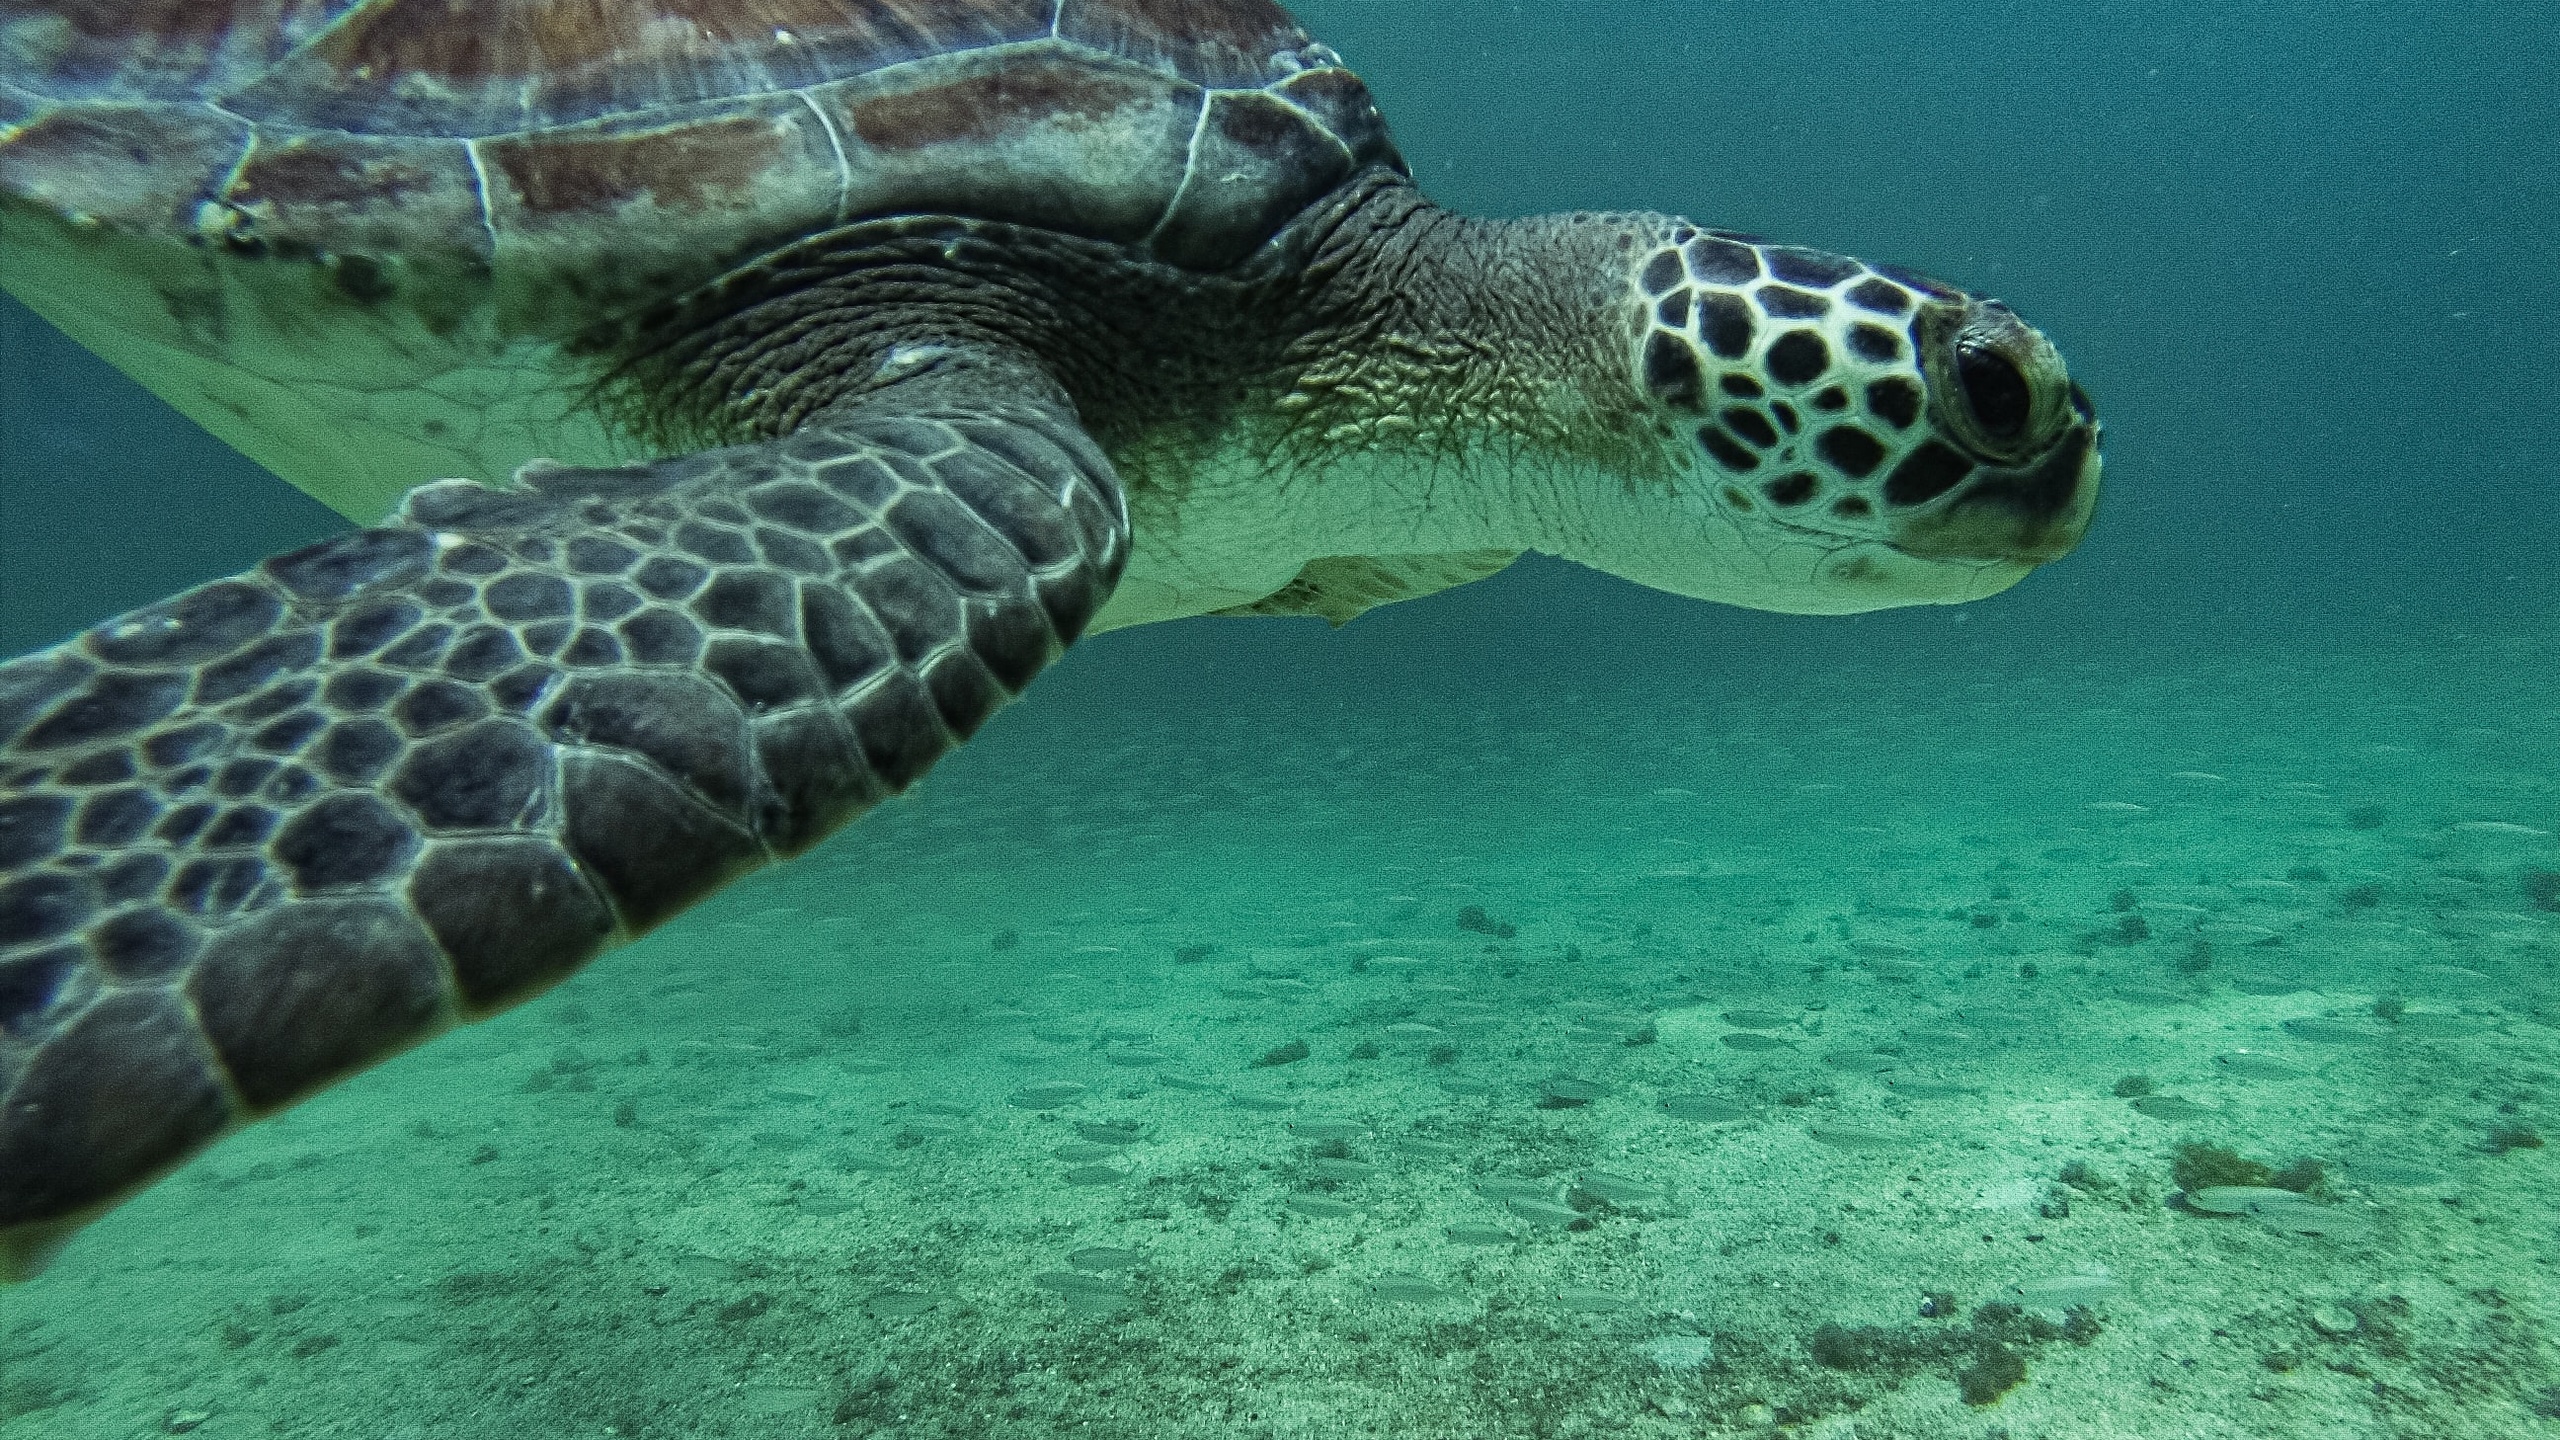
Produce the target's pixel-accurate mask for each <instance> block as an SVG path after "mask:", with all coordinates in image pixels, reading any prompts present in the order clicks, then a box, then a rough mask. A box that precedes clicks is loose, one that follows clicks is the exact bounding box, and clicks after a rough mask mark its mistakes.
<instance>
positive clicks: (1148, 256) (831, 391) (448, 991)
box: [0, 0, 2099, 1273]
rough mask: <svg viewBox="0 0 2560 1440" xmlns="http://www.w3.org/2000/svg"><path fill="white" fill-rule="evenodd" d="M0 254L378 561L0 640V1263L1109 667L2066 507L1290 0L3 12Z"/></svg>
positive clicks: (323, 557)
mask: <svg viewBox="0 0 2560 1440" xmlns="http://www.w3.org/2000/svg"><path fill="white" fill-rule="evenodd" d="M0 246H4V247H5V254H4V255H0V260H5V263H0V277H5V279H6V281H7V284H8V285H9V287H10V289H11V291H12V292H13V293H15V294H17V295H19V296H20V297H21V298H23V299H24V300H26V301H27V302H28V303H29V304H30V305H32V306H33V307H34V308H36V309H37V310H38V311H39V312H41V313H43V314H44V315H46V316H47V317H48V318H49V319H51V320H52V321H53V322H54V323H56V324H57V325H59V326H61V327H62V328H63V329H64V330H66V331H68V332H69V333H70V334H72V335H73V336H75V337H76V338H78V339H80V340H81V341H83V342H84V343H86V344H88V345H89V346H91V347H92V348H94V349H96V350H97V351H99V353H101V354H103V355H105V356H106V357H108V358H109V359H111V360H113V361H115V362H116V363H117V364H118V365H120V366H121V367H123V368H124V369H125V370H127V371H128V372H130V373H132V374H133V375H135V376H136V377H137V378H140V379H141V380H143V381H144V382H145V383H147V384H149V385H151V386H152V387H153V388H154V389H156V390H158V391H159V392H160V393H162V394H163V395H165V396H166V397H168V398H169V399H170V400H171V401H173V402H174V403H176V404H177V405H178V406H179V407H180V408H181V409H184V410H186V411H187V413H189V414H190V415H193V416H194V417H195V418H197V419H198V420H200V421H202V422H203V423H204V424H206V425H207V426H208V427H209V428H211V429H212V430H213V431H214V432H215V433H216V434H218V435H221V436H222V437H223V438H225V439H227V440H229V441H230V442H231V443H233V444H234V445H236V446H238V447H239V448H241V449H242V450H244V451H246V452H248V453H249V454H250V455H252V456H253V457H255V458H257V459H259V460H260V461H262V462H264V463H266V464H267V465H269V466H270V467H271V468H273V469H275V470H276V471H277V472H278V473H279V474H281V475H283V476H285V477H286V478H287V479H289V480H291V481H293V482H294V483H295V484H297V485H300V486H301V487H303V488H304V489H306V490H308V491H310V492H311V493H312V494H314V495H317V496H319V497H321V498H322V499H324V500H326V501H328V502H329V503H331V504H332V505H334V506H336V507H337V508H338V509H339V510H341V511H342V512H344V513H346V514H347V515H349V516H350V517H351V518H353V519H355V520H357V521H359V522H375V521H379V522H380V523H378V524H373V525H372V526H371V528H367V529H363V530H359V531H356V532H354V533H352V534H349V535H345V536H342V537H340V538H338V539H335V540H331V541H328V542H325V543H323V544H320V545H317V546H313V547H310V548H309V549H306V550H303V551H300V552H297V553H294V554H291V555H285V556H280V557H278V558H276V559H274V560H271V561H269V562H267V563H266V564H264V565H262V566H260V567H258V568H257V569H256V570H254V571H251V572H249V573H248V574H245V575H241V576H237V577H234V578H232V579H228V580H221V581H216V582H214V583H212V584H209V585H205V586H202V587H200V588H198V589H196V590H193V591H190V592H188V593H186V594H184V595H181V596H178V597H176V598H175V599H172V600H170V601H167V602H165V603H163V604H161V605H157V606H153V607H151V608H149V609H146V610H142V611H138V612H136V613H134V614H131V615H127V616H125V617H123V618H121V619H118V620H114V621H110V622H108V623H107V624H105V625H102V626H100V627H99V628H97V629H95V630H92V631H90V632H88V633H87V634H85V635H82V636H79V637H77V638H75V639H73V640H70V641H68V642H65V643H64V644H62V645H60V646H57V647H55V648H54V649H52V650H49V651H45V652H42V653H39V654H36V655H32V656H28V657H26V658H24V659H21V660H17V661H14V662H11V663H9V664H8V665H6V666H0V1270H5V1271H8V1272H11V1273H25V1272H26V1271H29V1270H31V1269H32V1268H33V1267H34V1266H35V1265H37V1264H38V1263H40V1262H41V1260H42V1259H43V1257H44V1256H45V1255H46V1254H47V1253H49V1251H50V1249H51V1248H52V1247H53V1246H55V1245H57V1244H59V1243H61V1242H62V1241H64V1240H65V1239H67V1238H68V1237H69V1235H70V1234H71V1233H72V1232H73V1231H74V1230H75V1229H76V1228H77V1227H78V1226H79V1225H80V1224H81V1223H83V1222H84V1221H85V1220H87V1219H89V1218H91V1217H93V1216H95V1215H96V1214H98V1213H99V1212H101V1211H102V1210H103V1209H105V1208H106V1207H108V1206H110V1205H112V1204H113V1203H114V1202H115V1201H116V1200H117V1199H119V1198H121V1197H122V1196H124V1195H126V1194H129V1193H131V1192H132V1191H133V1190H134V1189H136V1188H138V1187H140V1186H142V1185H144V1184H147V1183H148V1182H149V1181H150V1180H151V1179H152V1178H153V1177H155V1176H157V1175H159V1174H161V1173H163V1172H165V1171H166V1170H168V1169H169V1168H171V1167H172V1166H174V1165H176V1164H177V1163H179V1162H180V1161H181V1160H183V1159H185V1158H186V1157H187V1156H188V1155H190V1154H192V1153H193V1152H195V1151H196V1150H197V1149H199V1148H201V1147H202V1146H203V1145H205V1144H206V1143H208V1142H209V1141H211V1140H212V1139H213V1138H214V1137H216V1136H218V1135H219V1134H221V1133H222V1132H223V1131H225V1130H226V1129H228V1128H230V1127H232V1126H234V1125H236V1124H239V1123H242V1122H244V1121H246V1120H248V1119H251V1118H254V1117H256V1116H259V1115H263V1114H268V1113H272V1112H273V1111H275V1110H277V1109H279V1108H281V1107H283V1106H286V1105H289V1104H291V1103H293V1102H294V1101H295V1100H296V1099H298V1098H300V1097H301V1096H304V1095H307V1094H309V1093H310V1092H311V1091H312V1090H314V1089H316V1088H318V1087H320V1086H322V1085H325V1084H327V1083H329V1082H330V1081H331V1080H333V1079H336V1078H338V1077H341V1076H343V1075H345V1074H347V1073H349V1072H351V1071H353V1070H355V1069H358V1068H361V1067H363V1066H366V1065H369V1064H372V1063H374V1062H376V1061H378V1060H380V1059H381V1058H383V1057H384V1056H386V1055H388V1054H390V1053H392V1052H394V1051H396V1050H398V1049H400V1048H401V1047H403V1046H406V1045H409V1044H412V1043H415V1042H416V1041H418V1040H420V1039H423V1038H425V1037H426V1036H428V1035H431V1034H433V1033H434V1032H436V1031H437V1030H439V1029H441V1028H443V1027H445V1026H447V1025H449V1024H452V1023H454V1022H456V1021H458V1020H464V1019H470V1018H476V1017H478V1016H481V1015H485V1014H488V1013H490V1012H491V1011H494V1010H496V1009H499V1008H502V1007H504V1006H507V1005H510V1004H513V1003H516V1002H518V1001H521V1000H523V999H525V998H526V997H528V996H530V995H532V994H534V993H537V992H538V991H540V990H541V989H543V988H544V987H545V986H548V985H550V984H552V983H555V982H556V981H558V980H559V979H560V978H561V977H562V976H564V975H566V974H568V973H570V972H571V971H572V970H574V969H575V968H577V967H578V966H579V965H581V964H583V963H585V962H586V961H587V960H588V959H590V958H592V957H593V956H594V955H595V954H596V953H598V952H599V951H600V950H602V949H604V948H605V947H607V946H609V945H612V944H615V943H619V942H621V941H624V940H627V939H629V938H631V937H632V936H634V935H637V934H639V933H641V932H643V931H645V930H647V929H649V928H650V927H651V926H654V925H656V924H658V923H659V922H660V921H663V920H665V919H666V918H668V917H669V916H671V915H673V914H675V913H676V912H678V911H679V910H681V909H683V908H684V907H685V906H686V905H688V904H690V903H692V902H693V901H695V900H697V899H699V898H701V897H702V896H703V895H705V894H707V893H709V892H710V891H712V890H713V889H716V888H717V887H718V886H720V885H722V884H724V883H726V882H727V881H728V880H730V879H732V878H734V877H736V876H737V875H739V874H741V873H743V872H744V871H746V870H748V869H751V868H753V867H755V866H757V865H760V864H763V863H766V862H768V861H771V860H774V859H778V858H782V857H786V856H789V855H792V854H795V853H797V852H798V851H800V850H802V849H805V848H806V847H808V846H809V845H811V844H814V843H815V842H816V841H817V840H818V839H819V838H820V837H822V836H824V835H825V834H826V833H828V832H829V831H830V830H832V829H834V828H835V827H837V826H838V825H841V824H843V823H844V822H845V821H847V820H849V819H851V818H852V817H853V816H855V815H857V814H859V813H861V812H862V811H863V810H865V809H867V808H868V807H869V806H871V805H873V804H875V803H877V802H878V801H879V800H880V799H882V798H883V797H885V796H887V795H890V794H893V793H896V792H897V791H899V790H901V789H903V788H904V787H905V786H907V785H908V784H910V783H911V782H913V781H914V780H915V778H916V777H917V776H919V775H920V774H922V773H923V772H924V770H925V769H926V768H927V767H928V766H930V765H931V764H932V763H933V761H934V760H935V759H936V758H938V757H939V756H940V755H942V754H943V753H944V752H945V751H947V750H948V749H949V748H950V747H951V746H952V745H954V744H956V743H958V742H959V741H960V740H962V739H964V738H966V737H967V736H968V735H969V734H970V733H971V732H973V731H974V730H975V729H976V728H977V727H978V725H979V724H981V723H982V722H983V721H984V720H985V719H986V718H987V717H988V716H989V715H990V714H992V713H993V712H994V711H995V709H996V708H997V707H998V706H1000V705H1002V704H1003V703H1004V702H1005V701H1006V700H1008V699H1010V698H1011V697H1012V696H1014V695H1015V694H1017V693H1019V692H1020V691H1021V690H1022V689H1023V687H1024V686H1025V685H1027V684H1028V683H1029V682H1030V680H1031V678H1032V677H1033V675H1035V674H1036V673H1037V672H1038V671H1039V670H1040V668H1041V667H1042V666H1043V665H1045V664H1047V663H1048V662H1049V661H1050V660H1052V659H1053V658H1055V656H1056V655H1057V654H1058V653H1059V651H1060V650H1061V649H1062V648H1063V647H1064V646H1065V645H1067V644H1069V643H1071V642H1072V641H1073V640H1074V639H1075V638H1076V637H1077V636H1078V635H1080V634H1082V633H1084V632H1085V631H1086V630H1088V629H1092V628H1101V627H1110V626H1117V625H1128V624H1136V623H1141V622H1144V621H1149V620H1157V619H1165V618H1169V617H1173V616H1181V615H1197V614H1207V613H1233V614H1308V613H1312V614H1321V615H1324V616H1327V617H1328V618H1330V619H1332V620H1334V621H1336V622H1337V623H1339V622H1341V621H1343V620H1347V619H1349V618H1350V617H1352V616H1354V615H1357V614H1358V613H1360V612H1361V611H1362V610H1364V609H1367V608H1369V607H1371V606H1374V605H1377V604H1381V603H1385V602H1388V601H1392V600H1396V599H1402V598H1406V597H1409V596H1413V595H1418V594H1425V593H1429V592H1431V591H1433V590H1437V589H1442V588H1445V587H1447V586H1449V585H1454V584H1458V583H1462V582H1463V581H1466V580H1469V579H1474V578H1477V577H1479V576H1482V575H1486V574H1490V573H1492V572H1493V571H1495V570H1497V569H1499V568H1501V567H1502V566H1503V565H1504V564H1506V563H1508V562H1509V561H1510V560H1511V559H1512V558H1513V557H1514V556H1516V555H1517V554H1519V553H1520V552H1521V551H1523V550H1529V549H1542V550H1546V551H1549V552H1552V553H1555V554H1559V555H1562V556H1565V557H1567V558H1570V559H1574V560H1578V561H1581V562H1583V563H1586V564H1590V565H1593V566H1596V567H1598V568H1601V569H1605V570H1608V571H1611V572H1613V573H1616V574H1619V575H1623V576H1626V577H1629V578H1631V579H1635V580H1638V581H1641V582H1643V583H1645V584H1649V585H1654V586H1657V587H1660V588H1663V589H1667V590H1671V591H1674V592H1677V593H1680V594H1685V595H1692V596H1697V597H1701V598H1707V599H1716V600H1724V601H1728V602H1732V603H1738V604H1745V605H1753V606H1758V607H1762V608H1767V609H1779V610H1792V611H1804V612H1844V611H1855V610H1864V609H1873V608H1877V607H1880V606H1887V605H1900V604H1914V603H1943V602H1952V601H1960V600H1965V599H1970V598H1973V597H1976V596H1980V595H1986V594H1990V593H1993V592H1995V591H1997V590H2000V589H2002V588H2005V587H2006V586H2008V585H2010V584H2012V583H2014V582H2015V581H2016V580H2017V579H2018V578H2019V577H2021V576H2023V575H2024V574H2026V573H2027V572H2028V571H2029V570H2030V569H2032V568H2033V567H2034V566H2036V565H2038V564H2041V563H2044V562H2046V561H2049V560H2052V559H2055V558H2057V557H2059V556H2060V555H2062V554H2063V553H2065V552H2066V551H2068V550H2069V549H2070V548H2071V547H2072V546H2073V545H2074V544H2075V543H2076V542H2077V541H2078V539H2079V537H2080V535H2081V533H2082V531H2083V530H2084V529H2085V528H2086V526H2087V524H2088V520H2089V515H2090V510H2091V507H2092V505H2093V504H2094V500H2095V495H2096V490H2097V478H2098V469H2099V466H2098V459H2097V440H2098V428H2097V424H2096V422H2095V419H2094V417H2093V415H2092V413H2091V411H2090V408H2089V404H2088V401H2087V399H2086V397H2085V396H2083V395H2082V394H2081V393H2080V391H2079V389H2078V387H2076V386H2074V385H2073V384H2072V383H2071V382H2070V381H2069V379H2068V377H2067V376H2066V375H2065V373H2064V371H2063V368H2062V365H2061V362H2060V360H2059V358H2058V357H2057V356H2056V355H2055V353H2054V351H2053V348H2052V347H2051V346H2050V345H2049V344H2048V343H2046V341H2045V340H2044V338H2043V337H2042V336H2041V335H2039V334H2038V333H2037V332H2036V331H2034V330H2033V329H2031V328H2029V327H2028V326H2027V325H2025V324H2024V323H2023V322H2022V321H2020V320H2019V319H2018V318H2017V317H2016V316H2015V315H2013V314H2011V313H2010V312H2009V311H2008V310H2007V309H2006V308H2005V307H2003V306H2001V305H2000V304H1999V303H1998V302H1996V301H1991V300H1986V299H1982V298H1979V297H1976V296H1972V295H1968V294H1965V293H1963V292H1961V291H1958V290H1955V289H1953V288H1950V287H1947V286H1944V285H1941V284H1938V283H1936V282H1934V281H1930V280H1926V279H1923V278H1921V277H1919V276H1915V275H1910V274H1907V273H1904V272H1901V271H1896V270H1892V269H1889V268H1884V267H1875V266H1868V265H1864V264H1861V263H1860V262H1857V261H1854V260H1849V259H1846V258H1843V257H1839V256H1834V255H1828V254H1824V253H1821V252H1818V251H1812V250H1805V249H1799V248H1795V247H1790V246H1781V245H1772V244H1767V243H1764V242H1760V241H1757V240H1755V239H1752V238H1750V237H1746V236H1739V235H1733V234H1728V233H1724V232H1718V231H1711V230H1705V229H1701V228H1699V227H1697V226H1694V225H1691V224H1688V223H1687V222H1684V221H1681V220H1678V219H1675V218H1672V217H1668V216H1659V215H1641V214H1624V215H1590V214H1581V215H1565V216H1550V217H1545V218H1540V219H1533V220H1525V221H1513V222H1504V223H1489V222H1483V221H1476V220H1470V219H1467V218H1464V217H1461V216H1457V215H1453V214H1450V213H1448V212H1446V211H1442V210H1439V209H1437V208H1436V207H1434V206H1432V205H1431V204H1430V203H1429V202H1428V201H1426V200H1425V199H1423V198H1422V196H1421V195H1420V194H1419V193H1418V192H1416V190H1415V189H1414V188H1413V186H1412V185H1411V183H1410V181H1409V180H1408V178H1407V176H1406V173H1405V170H1404V167H1403V163H1402V161H1401V160H1400V158H1399V157H1398V156H1397V153H1396V151H1395V148H1394V146H1393V145H1392V143H1391V142H1390V140H1389V139H1388V136H1387V132H1386V130H1385V128H1384V125H1383V123H1382V122H1381V121H1380V120H1379V118H1378V116H1377V113H1376V111H1375V110H1374V108H1373V107H1372V106H1371V105H1370V103H1369V99H1368V95H1367V92H1366V90H1365V88H1364V87H1363V86H1362V85H1361V83H1360V82H1359V80H1358V79H1357V77H1355V76H1354V75H1352V74H1351V72H1349V71H1348V70H1346V69H1344V68H1342V66H1341V64H1340V62H1339V61H1338V60H1337V59H1336V58H1335V57H1334V56H1333V54H1332V53H1331V52H1330V51H1328V50H1326V49H1324V48H1323V47H1322V46H1319V45H1316V44H1314V43H1312V42H1311V41H1310V40H1309V39H1308V38H1307V36H1306V35H1305V34H1304V33H1303V32H1302V31H1300V30H1299V29H1298V28H1297V26H1296V25H1295V24H1294V23H1293V22H1292V21H1291V20H1290V19H1289V18H1288V16H1287V15H1285V14H1284V13H1282V12H1281V11H1280V10H1279V9H1278V8H1276V7H1275V6H1273V5H1271V4H1269V3H1266V0H642V3H632V4H617V5H608V6H599V5H595V4H592V3H586V0H366V3H359V4H352V5H350V4H345V3H339V0H316V3H310V4H300V3H297V4H284V3H281V0H242V3H235V4H229V5H221V4H213V3H196V0H189V3H187V4H176V3H171V4H165V5H145V4H135V5H131V6H125V7H120V8H119V7H105V6H99V5H96V4H88V3H79V0H20V3H18V4H17V5H16V6H14V7H13V8H12V9H11V10H9V11H8V12H6V16H5V18H0ZM537 457H549V458H537ZM451 474H462V475H467V476H470V477H473V478H470V479H461V480H443V481H439V482H437V483H432V484H425V485H422V486H419V488H416V489H414V490H411V489H409V487H411V486H413V485H418V482H420V481H425V480H431V479H433V477H435V476H438V475H451ZM510 476H512V481H510V479H509V477H510ZM404 490H406V491H408V493H407V495H406V498H405V499H401V500H399V501H398V502H397V504H396V506H395V505H394V497H396V496H398V495H400V493H401V492H402V491H404ZM386 510H388V512H389V514H388V518H384V516H385V512H386Z"/></svg>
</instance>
